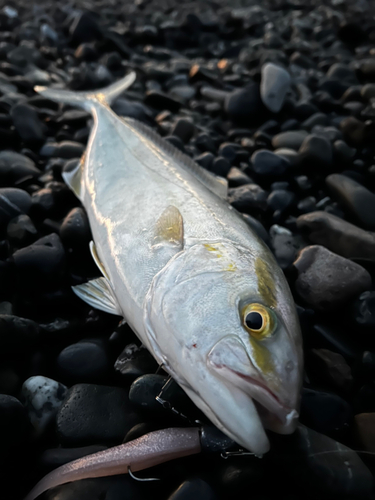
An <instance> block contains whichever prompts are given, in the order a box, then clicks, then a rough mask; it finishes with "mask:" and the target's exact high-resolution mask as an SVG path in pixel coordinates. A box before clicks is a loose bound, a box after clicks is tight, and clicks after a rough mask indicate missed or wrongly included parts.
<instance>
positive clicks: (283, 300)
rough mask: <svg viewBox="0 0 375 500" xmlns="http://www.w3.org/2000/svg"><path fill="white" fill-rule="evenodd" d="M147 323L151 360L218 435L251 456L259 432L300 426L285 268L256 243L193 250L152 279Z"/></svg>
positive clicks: (298, 374) (293, 322) (261, 439)
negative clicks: (152, 350)
mask: <svg viewBox="0 0 375 500" xmlns="http://www.w3.org/2000/svg"><path fill="white" fill-rule="evenodd" d="M146 311H147V312H146V316H147V321H146V323H147V326H148V330H149V335H150V337H151V338H152V342H153V346H154V348H155V351H157V352H158V354H159V355H158V356H157V357H158V358H159V359H161V360H162V363H163V364H164V366H165V367H166V369H167V371H169V373H170V374H171V375H172V376H173V377H174V378H175V379H176V381H177V382H178V383H179V384H180V385H181V386H182V387H183V389H184V390H185V391H186V392H187V394H188V395H189V396H190V397H191V399H192V400H193V401H194V402H195V404H196V405H197V406H198V407H199V408H200V409H201V410H202V411H203V412H204V413H205V414H206V415H207V417H208V418H210V420H211V421H212V422H213V423H214V424H215V425H216V426H217V427H219V428H220V429H221V430H222V431H223V432H224V433H226V434H227V435H228V436H230V437H231V438H232V439H234V440H235V441H236V442H237V443H239V444H241V445H242V446H244V447H245V448H246V449H248V450H250V451H252V452H254V453H255V454H257V455H262V454H263V453H265V452H266V451H268V448H269V441H268V438H267V435H266V433H265V429H269V430H272V431H274V432H277V433H282V434H288V433H291V432H293V431H294V430H295V428H296V426H297V423H298V409H299V400H300V390H301V383H302V382H301V381H302V345H301V335H300V329H299V322H298V317H297V314H296V310H295V306H294V301H293V298H292V295H291V293H290V290H289V287H288V284H287V282H286V280H285V277H284V275H283V272H282V271H281V270H280V268H279V267H278V265H277V264H276V262H275V260H274V258H273V256H272V254H271V253H270V251H269V250H268V249H267V248H266V247H265V246H263V245H262V244H261V243H260V242H259V243H257V246H255V250H254V252H250V251H249V249H248V248H245V247H241V246H240V245H237V244H233V243H232V242H229V241H228V242H214V243H203V244H196V245H194V246H192V247H190V248H189V249H188V250H186V251H183V252H181V253H180V254H178V255H177V256H176V257H175V258H173V259H172V260H171V261H170V263H169V264H168V265H167V266H166V268H165V269H164V270H163V271H162V272H161V273H159V275H158V276H157V277H156V279H155V280H154V283H153V286H152V287H151V289H150V291H149V295H148V300H147V307H146Z"/></svg>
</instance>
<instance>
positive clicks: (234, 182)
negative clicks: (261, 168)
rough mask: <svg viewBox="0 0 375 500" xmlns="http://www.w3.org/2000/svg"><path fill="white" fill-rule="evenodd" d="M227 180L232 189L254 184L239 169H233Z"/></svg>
mask: <svg viewBox="0 0 375 500" xmlns="http://www.w3.org/2000/svg"><path fill="white" fill-rule="evenodd" d="M227 179H228V182H229V185H230V186H231V187H238V186H244V185H245V184H251V183H252V182H253V180H252V179H251V178H250V177H249V176H248V175H247V174H245V172H243V171H242V170H240V169H239V168H237V167H232V168H231V169H230V170H229V172H228V175H227Z"/></svg>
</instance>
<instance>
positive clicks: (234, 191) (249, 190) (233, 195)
mask: <svg viewBox="0 0 375 500" xmlns="http://www.w3.org/2000/svg"><path fill="white" fill-rule="evenodd" d="M228 201H229V203H230V204H231V205H232V206H233V207H234V208H236V209H237V210H239V211H240V212H244V213H251V211H252V210H253V209H255V210H265V209H266V207H267V193H266V191H264V190H263V189H262V188H261V187H260V186H258V185H257V184H246V185H244V186H239V187H236V188H230V189H229V190H228Z"/></svg>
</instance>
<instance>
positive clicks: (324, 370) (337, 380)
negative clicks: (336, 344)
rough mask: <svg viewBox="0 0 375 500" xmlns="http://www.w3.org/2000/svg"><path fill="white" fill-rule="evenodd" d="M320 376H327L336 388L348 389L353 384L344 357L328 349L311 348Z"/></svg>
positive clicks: (350, 372)
mask: <svg viewBox="0 0 375 500" xmlns="http://www.w3.org/2000/svg"><path fill="white" fill-rule="evenodd" d="M312 353H313V354H314V356H315V358H316V360H317V362H318V363H317V365H318V368H319V372H320V374H321V378H322V379H324V378H327V379H328V380H329V381H330V382H331V383H332V385H333V386H335V387H336V389H339V390H341V391H349V390H350V389H351V388H352V386H353V376H352V371H351V368H350V366H349V365H348V363H347V362H346V361H345V358H344V357H343V356H342V355H341V354H339V353H338V352H332V351H330V350H329V349H312Z"/></svg>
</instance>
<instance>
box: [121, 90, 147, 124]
mask: <svg viewBox="0 0 375 500" xmlns="http://www.w3.org/2000/svg"><path fill="white" fill-rule="evenodd" d="M112 109H113V111H114V112H115V113H116V114H117V115H119V116H128V117H129V118H135V119H136V120H140V121H142V122H144V123H147V124H149V123H150V118H151V116H152V114H151V111H150V110H149V109H148V108H147V106H145V105H144V104H143V103H142V102H133V101H131V100H129V99H126V98H125V97H120V98H119V99H116V101H115V102H114V104H113V106H112Z"/></svg>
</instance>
